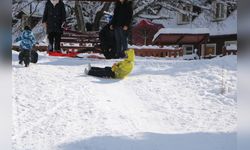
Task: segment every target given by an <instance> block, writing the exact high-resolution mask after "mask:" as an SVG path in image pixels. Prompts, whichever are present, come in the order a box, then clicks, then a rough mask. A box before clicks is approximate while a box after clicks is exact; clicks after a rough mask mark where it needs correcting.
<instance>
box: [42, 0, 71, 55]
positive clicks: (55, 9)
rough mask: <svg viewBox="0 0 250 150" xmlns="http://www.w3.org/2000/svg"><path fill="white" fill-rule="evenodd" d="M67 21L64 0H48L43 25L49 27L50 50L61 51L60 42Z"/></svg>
mask: <svg viewBox="0 0 250 150" xmlns="http://www.w3.org/2000/svg"><path fill="white" fill-rule="evenodd" d="M65 21H66V10H65V5H64V3H63V1H62V0H48V1H47V3H46V5H45V9H44V14H43V20H42V22H43V26H44V27H45V28H46V29H47V34H48V39H49V49H48V50H49V51H53V50H55V51H59V52H60V51H61V48H60V42H61V36H62V34H63V26H64V24H65Z"/></svg>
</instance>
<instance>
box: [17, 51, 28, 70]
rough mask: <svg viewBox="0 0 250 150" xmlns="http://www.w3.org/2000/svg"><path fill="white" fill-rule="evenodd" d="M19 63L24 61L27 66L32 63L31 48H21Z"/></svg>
mask: <svg viewBox="0 0 250 150" xmlns="http://www.w3.org/2000/svg"><path fill="white" fill-rule="evenodd" d="M18 59H19V63H20V64H21V63H22V62H24V64H25V66H26V67H27V66H29V64H30V50H21V52H20V53H19V55H18Z"/></svg>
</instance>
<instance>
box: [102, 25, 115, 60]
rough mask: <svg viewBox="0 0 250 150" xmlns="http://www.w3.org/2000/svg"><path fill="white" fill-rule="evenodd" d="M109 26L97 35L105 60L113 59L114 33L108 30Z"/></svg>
mask: <svg viewBox="0 0 250 150" xmlns="http://www.w3.org/2000/svg"><path fill="white" fill-rule="evenodd" d="M109 26H110V24H107V25H106V26H104V27H103V29H102V30H101V31H100V33H99V37H100V42H101V44H100V47H101V50H102V53H103V54H104V56H105V58H106V59H112V58H115V54H116V51H115V44H114V43H115V35H114V31H113V30H110V28H109Z"/></svg>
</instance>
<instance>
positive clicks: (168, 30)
mask: <svg viewBox="0 0 250 150" xmlns="http://www.w3.org/2000/svg"><path fill="white" fill-rule="evenodd" d="M209 32H210V31H209V29H208V28H162V29H160V30H159V31H158V32H157V33H156V34H155V35H154V39H153V41H154V40H155V39H156V38H157V37H158V36H159V35H160V34H209Z"/></svg>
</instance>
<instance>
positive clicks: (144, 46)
mask: <svg viewBox="0 0 250 150" xmlns="http://www.w3.org/2000/svg"><path fill="white" fill-rule="evenodd" d="M128 47H129V48H133V49H168V50H176V47H173V46H163V47H159V46H157V45H143V46H138V45H129V46H128Z"/></svg>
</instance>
